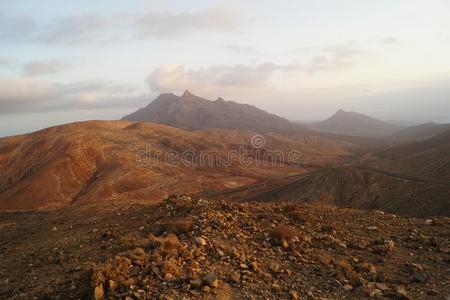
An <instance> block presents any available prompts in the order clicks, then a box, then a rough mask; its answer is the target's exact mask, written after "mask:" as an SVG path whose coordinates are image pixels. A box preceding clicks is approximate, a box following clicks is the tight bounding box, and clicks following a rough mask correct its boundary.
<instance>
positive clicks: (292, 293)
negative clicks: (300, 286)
mask: <svg viewBox="0 0 450 300" xmlns="http://www.w3.org/2000/svg"><path fill="white" fill-rule="evenodd" d="M289 296H291V299H292V300H298V299H300V296H299V295H298V293H297V291H294V290H290V291H289Z"/></svg>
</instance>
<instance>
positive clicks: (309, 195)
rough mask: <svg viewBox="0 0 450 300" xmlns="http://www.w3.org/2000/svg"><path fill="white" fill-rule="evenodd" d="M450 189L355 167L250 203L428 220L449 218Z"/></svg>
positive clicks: (325, 171) (309, 178) (314, 176)
mask: <svg viewBox="0 0 450 300" xmlns="http://www.w3.org/2000/svg"><path fill="white" fill-rule="evenodd" d="M449 197H450V185H449V184H446V182H445V181H439V180H433V179H428V178H425V179H422V178H418V177H414V176H407V175H402V174H395V173H390V172H384V171H379V170H375V169H370V168H364V167H358V166H337V167H326V168H322V169H320V170H319V171H317V172H313V173H310V174H307V175H306V176H305V177H304V178H301V179H299V180H295V181H293V182H290V183H288V184H286V185H284V186H281V187H278V188H276V189H274V190H271V191H267V192H263V193H261V194H259V195H256V196H254V197H252V198H251V199H250V200H258V201H298V202H308V203H317V204H332V205H337V206H340V207H351V208H362V209H381V210H383V211H387V212H391V213H396V214H404V215H411V216H416V217H428V216H432V215H443V216H449V215H450V202H449V201H448V199H449Z"/></svg>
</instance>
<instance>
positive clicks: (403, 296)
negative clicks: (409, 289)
mask: <svg viewBox="0 0 450 300" xmlns="http://www.w3.org/2000/svg"><path fill="white" fill-rule="evenodd" d="M395 295H396V296H397V297H398V298H399V299H403V300H407V299H409V297H408V294H407V293H406V290H405V289H404V288H403V287H401V286H399V287H397V288H396V289H395Z"/></svg>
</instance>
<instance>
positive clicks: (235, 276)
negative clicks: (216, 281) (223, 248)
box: [231, 272, 241, 283]
mask: <svg viewBox="0 0 450 300" xmlns="http://www.w3.org/2000/svg"><path fill="white" fill-rule="evenodd" d="M231 280H232V281H234V282H236V283H238V282H240V280H241V273H239V272H233V273H231Z"/></svg>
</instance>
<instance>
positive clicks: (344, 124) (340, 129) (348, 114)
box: [312, 109, 403, 137]
mask: <svg viewBox="0 0 450 300" xmlns="http://www.w3.org/2000/svg"><path fill="white" fill-rule="evenodd" d="M312 127H313V128H315V129H318V130H322V131H326V132H332V133H338V134H345V135H353V136H370V137H387V136H389V135H391V134H393V133H394V132H396V131H398V130H400V129H402V128H403V127H401V126H398V125H394V124H391V123H388V122H385V121H381V120H378V119H375V118H372V117H370V116H367V115H365V114H362V113H358V112H354V111H345V110H343V109H339V110H338V111H337V112H336V113H334V114H333V115H332V116H331V117H329V118H328V119H326V120H324V121H321V122H318V123H316V124H314V125H313V126H312Z"/></svg>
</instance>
